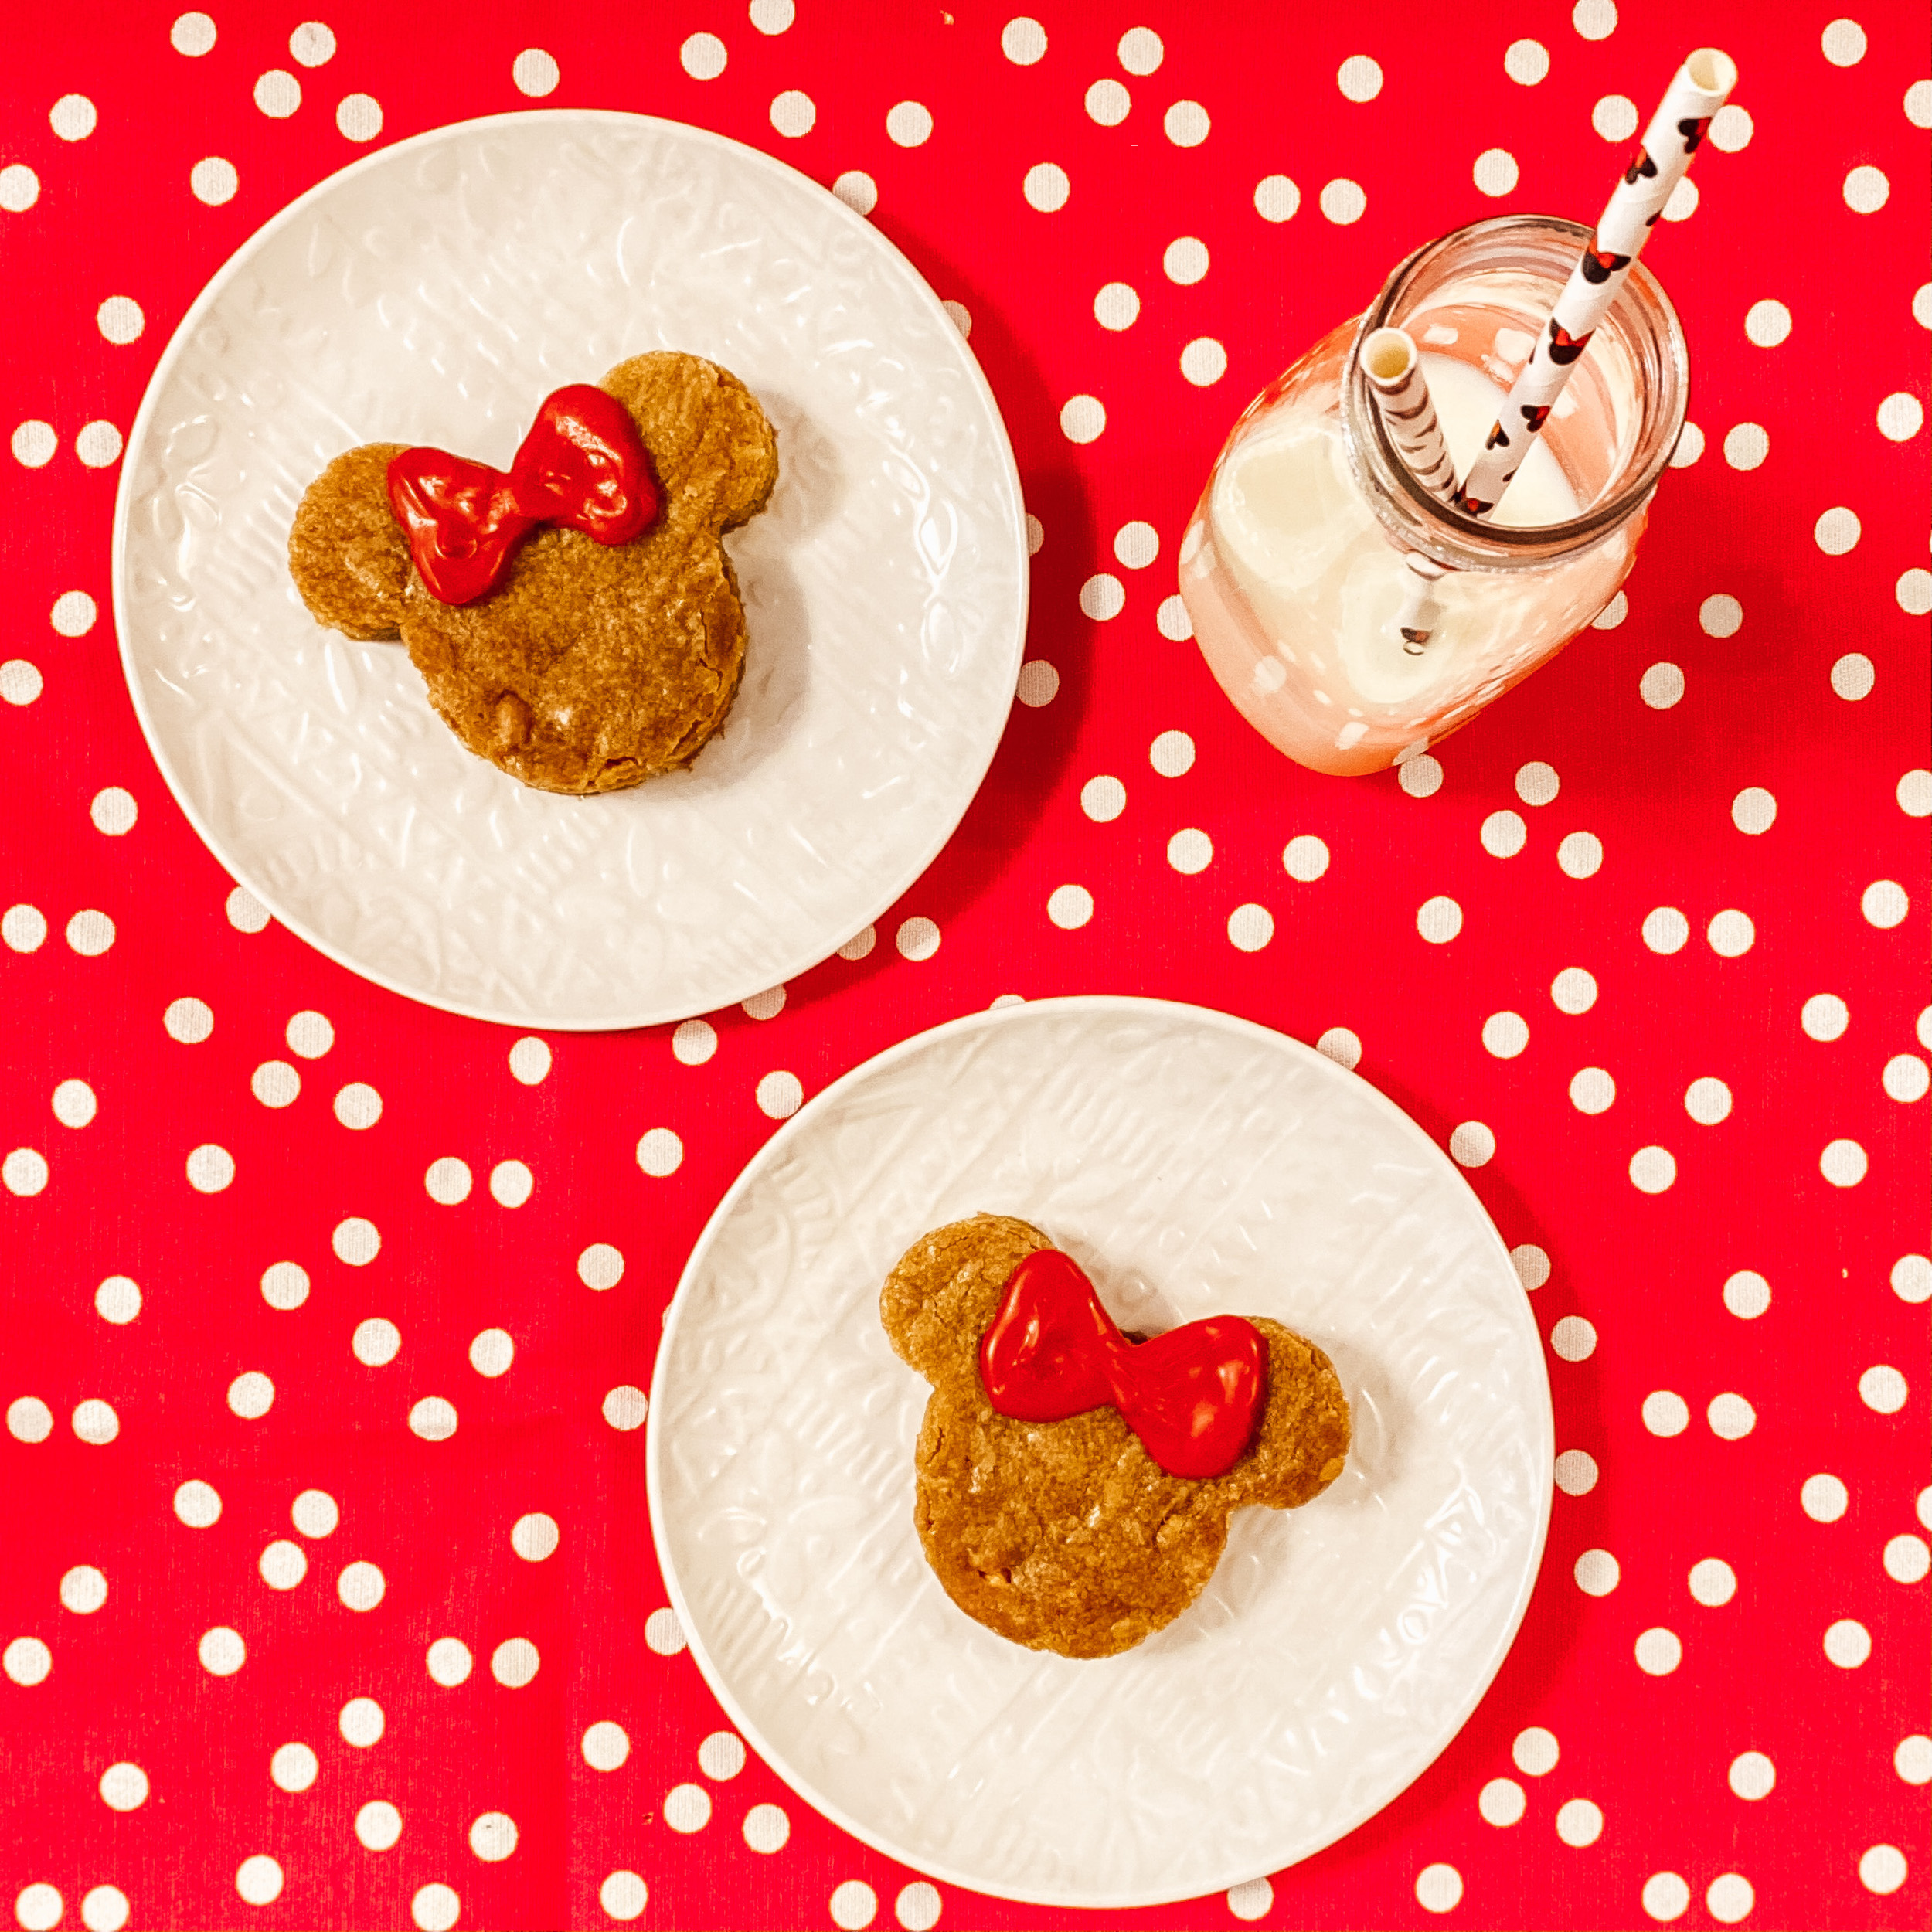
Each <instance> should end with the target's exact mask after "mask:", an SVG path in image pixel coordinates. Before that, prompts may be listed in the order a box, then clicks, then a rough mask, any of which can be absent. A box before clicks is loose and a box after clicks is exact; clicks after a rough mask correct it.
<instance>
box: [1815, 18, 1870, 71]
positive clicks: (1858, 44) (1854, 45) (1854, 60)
mask: <svg viewBox="0 0 1932 1932" xmlns="http://www.w3.org/2000/svg"><path fill="white" fill-rule="evenodd" d="M1820 45H1821V46H1822V47H1823V48H1824V50H1825V59H1826V60H1828V61H1830V62H1831V63H1832V66H1835V67H1855V66H1857V65H1858V63H1859V62H1860V61H1861V60H1863V59H1864V58H1865V45H1866V43H1865V29H1863V28H1862V27H1861V26H1859V23H1858V22H1856V21H1855V20H1834V21H1833V22H1832V24H1831V25H1830V26H1828V27H1827V28H1826V29H1825V32H1824V34H1823V36H1822V37H1821V41H1820Z"/></svg>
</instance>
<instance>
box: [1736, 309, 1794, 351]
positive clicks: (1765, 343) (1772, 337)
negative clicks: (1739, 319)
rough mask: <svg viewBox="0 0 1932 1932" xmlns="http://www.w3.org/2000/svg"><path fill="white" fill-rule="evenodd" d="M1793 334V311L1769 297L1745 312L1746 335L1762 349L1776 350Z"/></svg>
mask: <svg viewBox="0 0 1932 1932" xmlns="http://www.w3.org/2000/svg"><path fill="white" fill-rule="evenodd" d="M1744 333H1745V335H1747V336H1748V337H1749V338H1750V340H1751V341H1752V342H1755V343H1756V344H1757V346H1758V347H1759V348H1760V349H1776V348H1777V345H1778V344H1779V343H1780V342H1783V341H1784V338H1786V337H1787V335H1790V334H1791V311H1790V310H1789V309H1788V308H1786V307H1785V306H1784V304H1783V303H1782V302H1780V301H1773V300H1771V299H1770V298H1769V297H1767V298H1765V299H1764V301H1760V302H1753V303H1752V304H1751V305H1750V308H1748V309H1747V311H1745V315H1744Z"/></svg>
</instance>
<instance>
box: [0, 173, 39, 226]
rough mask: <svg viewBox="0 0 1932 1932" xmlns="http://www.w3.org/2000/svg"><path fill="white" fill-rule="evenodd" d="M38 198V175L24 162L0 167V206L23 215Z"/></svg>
mask: <svg viewBox="0 0 1932 1932" xmlns="http://www.w3.org/2000/svg"><path fill="white" fill-rule="evenodd" d="M39 199H40V177H39V175H36V173H35V172H33V170H32V168H29V167H28V166H27V165H26V164H25V163H24V162H18V161H16V162H13V163H12V165H9V166H8V167H5V168H0V208H4V209H6V211H7V213H9V214H10V215H24V214H25V213H26V212H27V210H28V209H29V208H31V207H32V206H33V205H34V203H35V202H37V201H38V200H39Z"/></svg>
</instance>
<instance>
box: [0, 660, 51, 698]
mask: <svg viewBox="0 0 1932 1932" xmlns="http://www.w3.org/2000/svg"><path fill="white" fill-rule="evenodd" d="M45 690H46V680H45V679H43V676H41V667H39V665H29V663H27V659H25V657H9V659H8V661H6V663H4V665H0V698H4V699H6V702H8V703H9V706H31V703H32V702H35V699H36V698H39V696H41V692H45Z"/></svg>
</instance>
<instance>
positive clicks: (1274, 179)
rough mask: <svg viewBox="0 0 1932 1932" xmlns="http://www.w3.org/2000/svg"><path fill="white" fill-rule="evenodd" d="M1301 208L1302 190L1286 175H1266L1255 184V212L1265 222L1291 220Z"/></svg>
mask: <svg viewBox="0 0 1932 1932" xmlns="http://www.w3.org/2000/svg"><path fill="white" fill-rule="evenodd" d="M1300 206H1301V189H1299V188H1298V187H1296V185H1294V182H1292V181H1291V180H1290V179H1288V177H1287V175H1263V176H1262V177H1261V179H1260V180H1259V181H1258V182H1256V183H1255V184H1254V212H1255V213H1257V215H1259V216H1260V217H1261V219H1263V220H1264V221H1272V222H1284V221H1289V220H1291V219H1293V218H1294V213H1295V211H1296V210H1297V209H1298V208H1300ZM1324 212H1326V211H1324Z"/></svg>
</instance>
